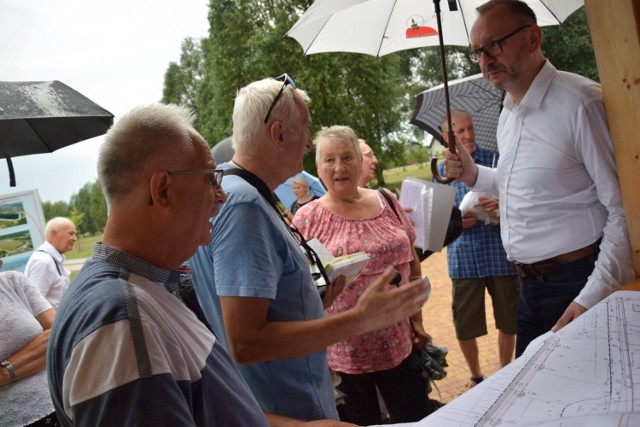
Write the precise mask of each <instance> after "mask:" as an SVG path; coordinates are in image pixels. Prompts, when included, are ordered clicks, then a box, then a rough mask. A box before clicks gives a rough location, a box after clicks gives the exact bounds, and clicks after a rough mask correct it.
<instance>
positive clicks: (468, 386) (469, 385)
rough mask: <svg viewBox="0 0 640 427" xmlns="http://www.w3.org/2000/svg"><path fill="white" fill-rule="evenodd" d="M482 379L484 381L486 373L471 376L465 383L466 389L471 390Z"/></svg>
mask: <svg viewBox="0 0 640 427" xmlns="http://www.w3.org/2000/svg"><path fill="white" fill-rule="evenodd" d="M482 381H484V375H483V376H481V377H471V378H469V382H468V383H467V384H465V386H464V388H465V390H469V389H471V388H474V387H475V386H477V385H478V384H480V383H481V382H482Z"/></svg>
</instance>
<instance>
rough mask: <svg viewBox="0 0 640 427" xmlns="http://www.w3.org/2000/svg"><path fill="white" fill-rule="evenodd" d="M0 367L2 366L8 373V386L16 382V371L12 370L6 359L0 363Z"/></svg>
mask: <svg viewBox="0 0 640 427" xmlns="http://www.w3.org/2000/svg"><path fill="white" fill-rule="evenodd" d="M0 365H2V366H4V367H5V368H6V369H7V371H9V384H11V383H12V382H14V381H15V380H16V371H14V370H13V365H12V364H11V362H9V361H8V360H7V359H5V360H3V361H2V362H0Z"/></svg>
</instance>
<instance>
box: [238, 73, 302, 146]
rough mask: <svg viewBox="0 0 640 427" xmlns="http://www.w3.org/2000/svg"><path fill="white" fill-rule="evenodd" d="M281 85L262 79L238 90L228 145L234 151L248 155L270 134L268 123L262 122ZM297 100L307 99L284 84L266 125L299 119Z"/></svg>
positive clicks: (278, 82)
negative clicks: (231, 132) (229, 143)
mask: <svg viewBox="0 0 640 427" xmlns="http://www.w3.org/2000/svg"><path fill="white" fill-rule="evenodd" d="M282 84H283V83H282V82H281V81H278V80H274V79H263V80H258V81H256V82H253V83H250V84H248V85H247V86H245V87H243V88H242V89H240V90H239V91H238V95H237V96H236V99H235V102H234V105H233V136H232V139H231V146H232V147H233V150H234V151H244V152H245V153H251V152H253V151H254V150H255V148H256V147H255V144H256V143H257V144H259V143H261V141H263V140H264V138H265V136H266V135H268V132H269V127H268V124H269V123H266V124H265V123H264V118H265V116H266V115H267V111H268V110H269V107H270V106H271V104H272V103H273V100H274V99H275V98H276V96H277V95H278V92H280V89H281V88H282ZM296 101H297V102H300V103H305V104H308V103H309V102H310V99H309V96H308V95H307V94H306V92H304V91H303V90H300V89H294V88H293V87H292V86H291V85H287V86H286V87H285V88H284V90H283V91H282V94H281V95H280V97H279V98H278V101H277V102H276V103H275V105H274V106H273V109H272V110H271V115H270V116H269V122H272V121H273V120H282V121H283V122H292V121H295V120H297V119H298V118H299V115H300V114H301V110H300V108H297V106H296Z"/></svg>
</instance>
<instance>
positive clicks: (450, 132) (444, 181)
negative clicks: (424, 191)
mask: <svg viewBox="0 0 640 427" xmlns="http://www.w3.org/2000/svg"><path fill="white" fill-rule="evenodd" d="M447 140H448V141H453V143H451V142H449V148H448V150H449V152H450V153H451V154H456V144H455V141H456V136H455V134H454V133H453V129H451V127H449V130H448V131H447ZM431 174H432V175H433V179H435V180H436V181H438V182H439V183H441V184H449V183H450V182H453V181H454V179H453V178H444V177H442V176H441V175H440V172H439V171H438V159H436V158H435V157H434V158H432V159H431Z"/></svg>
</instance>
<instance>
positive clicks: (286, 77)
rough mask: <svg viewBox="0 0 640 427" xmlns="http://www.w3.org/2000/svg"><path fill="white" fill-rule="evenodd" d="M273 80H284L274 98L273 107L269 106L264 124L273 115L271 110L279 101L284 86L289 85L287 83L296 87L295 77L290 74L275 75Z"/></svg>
mask: <svg viewBox="0 0 640 427" xmlns="http://www.w3.org/2000/svg"><path fill="white" fill-rule="evenodd" d="M273 80H276V81H279V82H282V87H281V88H280V91H279V92H278V94H277V95H276V97H275V98H273V102H272V103H271V107H269V110H267V115H266V116H264V124H265V125H266V124H267V122H268V121H269V117H271V111H273V107H275V106H276V102H278V99H280V96H281V95H282V92H283V91H284V88H285V87H287V85H291V87H292V88H294V89H296V88H297V86H296V82H294V81H293V79H292V78H291V77H290V76H289V74H286V73H285V74H283V75H281V76H279V77H275V78H274V79H273Z"/></svg>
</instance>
